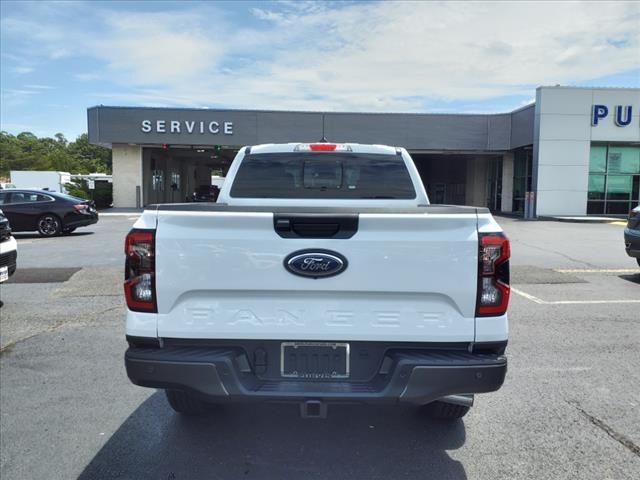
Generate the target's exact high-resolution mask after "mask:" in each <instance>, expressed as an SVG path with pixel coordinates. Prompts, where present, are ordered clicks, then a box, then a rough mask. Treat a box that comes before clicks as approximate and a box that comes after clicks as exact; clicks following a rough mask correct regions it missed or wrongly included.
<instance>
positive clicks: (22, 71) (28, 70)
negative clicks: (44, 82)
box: [11, 66, 34, 75]
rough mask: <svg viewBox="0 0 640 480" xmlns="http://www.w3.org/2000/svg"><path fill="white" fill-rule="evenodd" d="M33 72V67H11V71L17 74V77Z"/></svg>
mask: <svg viewBox="0 0 640 480" xmlns="http://www.w3.org/2000/svg"><path fill="white" fill-rule="evenodd" d="M33 70H34V69H33V67H25V66H18V67H13V68H12V69H11V71H12V72H13V73H17V74H18V75H26V74H27V73H31V72H33Z"/></svg>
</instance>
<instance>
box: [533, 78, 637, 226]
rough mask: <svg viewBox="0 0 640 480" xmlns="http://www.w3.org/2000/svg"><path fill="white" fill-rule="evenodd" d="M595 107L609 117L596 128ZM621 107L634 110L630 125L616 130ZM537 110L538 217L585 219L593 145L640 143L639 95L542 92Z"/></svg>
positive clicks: (583, 90)
mask: <svg viewBox="0 0 640 480" xmlns="http://www.w3.org/2000/svg"><path fill="white" fill-rule="evenodd" d="M596 104H602V105H606V106H607V107H608V108H609V114H608V116H607V117H606V118H604V119H601V120H600V121H599V123H598V125H597V126H593V125H592V124H591V123H592V106H593V105H596ZM616 105H623V106H624V105H632V108H633V118H632V121H631V124H630V125H628V126H625V127H619V126H617V125H616V124H615V122H614V117H615V107H616ZM535 108H536V112H535V115H536V118H535V121H536V124H537V126H538V127H539V135H538V137H537V138H535V139H534V141H535V142H536V143H535V145H534V152H535V153H534V154H535V155H537V163H538V169H537V192H538V197H537V214H538V215H542V216H544V215H585V214H586V212H587V186H588V178H589V151H590V147H591V142H592V141H593V142H596V141H598V142H638V141H640V116H639V114H640V89H626V88H615V89H607V88H576V87H540V88H538V89H537V91H536V107H535ZM534 161H535V159H534Z"/></svg>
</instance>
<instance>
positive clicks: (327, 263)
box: [284, 250, 348, 278]
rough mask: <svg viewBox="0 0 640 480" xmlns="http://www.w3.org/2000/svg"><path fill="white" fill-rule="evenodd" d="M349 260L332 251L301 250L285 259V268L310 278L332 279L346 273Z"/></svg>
mask: <svg viewBox="0 0 640 480" xmlns="http://www.w3.org/2000/svg"><path fill="white" fill-rule="evenodd" d="M347 264H348V263H347V259H346V258H344V257H343V256H342V255H340V254H339V253H337V252H332V251H331V250H299V251H297V252H293V253H292V254H291V255H289V256H288V257H287V258H285V259H284V268H286V269H287V270H289V271H290V272H291V273H293V274H294V275H300V276H301V277H309V278H323V277H332V276H334V275H338V274H339V273H342V272H344V270H345V269H346V268H347Z"/></svg>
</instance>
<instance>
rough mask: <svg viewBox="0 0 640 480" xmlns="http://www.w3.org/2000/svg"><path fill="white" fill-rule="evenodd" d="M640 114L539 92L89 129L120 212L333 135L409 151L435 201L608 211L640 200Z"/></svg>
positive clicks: (146, 116) (624, 93)
mask: <svg viewBox="0 0 640 480" xmlns="http://www.w3.org/2000/svg"><path fill="white" fill-rule="evenodd" d="M639 114H640V89H607V88H574V87H540V88H538V89H537V91H536V101H535V103H534V104H531V105H528V106H525V107H523V108H521V109H518V110H516V111H513V112H509V113H501V114H398V113H389V114H387V113H342V112H292V111H254V110H218V109H177V108H138V107H133V108H129V107H105V106H98V107H92V108H89V109H88V129H89V139H90V141H91V143H94V144H97V145H103V146H107V147H110V148H112V150H113V193H114V206H116V207H140V206H144V205H148V204H152V203H159V202H181V201H185V199H186V198H187V197H188V196H189V195H190V194H191V192H193V190H194V189H195V188H197V187H198V186H200V185H205V184H206V185H208V184H210V183H211V177H212V175H215V176H224V174H225V173H226V170H227V169H228V167H229V165H230V163H231V160H232V159H233V157H234V156H235V153H236V152H237V151H238V149H239V148H240V147H242V146H244V145H255V144H260V143H279V142H317V141H319V140H321V139H322V138H327V139H328V140H329V141H331V142H358V143H378V144H387V145H395V146H402V147H405V148H407V150H408V151H409V152H410V153H411V155H412V157H413V158H414V160H415V163H416V166H417V168H418V170H419V172H420V174H421V176H422V178H423V181H424V183H425V186H426V188H427V193H428V194H429V198H430V200H431V202H432V203H449V204H468V205H479V206H487V207H489V208H490V209H492V210H493V211H497V212H505V213H510V212H514V213H518V212H519V213H523V212H524V211H525V203H526V200H527V198H531V200H530V205H531V206H532V210H531V213H532V214H534V215H535V214H536V213H537V215H538V216H544V215H585V214H600V215H603V214H622V213H625V212H627V211H628V210H629V208H630V206H632V205H634V204H637V203H639V202H640V116H639ZM528 192H531V193H528Z"/></svg>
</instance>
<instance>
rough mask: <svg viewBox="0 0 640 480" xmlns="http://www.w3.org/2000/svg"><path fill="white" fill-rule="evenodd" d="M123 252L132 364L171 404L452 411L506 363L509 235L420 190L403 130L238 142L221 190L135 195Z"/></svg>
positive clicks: (317, 413)
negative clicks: (344, 138)
mask: <svg viewBox="0 0 640 480" xmlns="http://www.w3.org/2000/svg"><path fill="white" fill-rule="evenodd" d="M125 252H126V266H125V282H124V291H125V297H126V302H127V327H126V333H127V340H128V342H129V348H128V350H127V353H126V356H125V364H126V369H127V374H128V376H129V378H130V379H131V381H132V382H133V383H135V384H137V385H141V386H145V387H152V388H163V389H165V390H166V395H167V398H168V401H169V403H170V405H171V407H173V409H174V410H176V411H177V412H181V413H185V414H195V413H199V412H202V411H203V410H204V408H205V406H206V404H207V403H215V402H224V401H248V400H254V401H291V402H296V403H299V404H300V409H301V414H302V415H303V416H304V417H324V416H325V415H326V413H327V405H328V404H330V403H333V402H359V403H388V404H398V403H404V404H412V405H419V406H423V407H424V409H425V410H426V411H427V412H428V413H430V414H431V415H433V416H435V417H439V418H447V419H454V418H460V417H462V416H463V415H465V414H466V413H467V411H468V410H469V408H470V407H471V405H472V404H473V395H474V394H476V393H484V392H492V391H495V390H498V389H499V388H500V386H501V385H502V383H503V381H504V378H505V374H506V370H507V359H506V357H505V355H504V353H505V348H506V345H507V305H508V302H509V293H510V287H509V255H510V253H509V241H508V240H507V238H506V237H505V235H504V233H503V232H502V229H501V228H500V226H499V225H498V224H497V223H496V221H495V220H494V219H493V217H492V216H491V214H490V213H489V211H488V209H486V208H476V207H461V206H447V205H429V200H428V198H427V194H426V192H425V189H424V186H423V184H422V182H421V180H420V176H419V175H418V172H417V170H416V167H415V165H414V164H413V161H412V159H411V157H410V156H409V154H408V153H407V151H406V150H405V149H404V148H395V147H387V146H381V145H359V144H342V145H339V144H329V143H319V144H280V145H275V144H271V145H261V146H254V147H245V148H242V149H241V150H240V151H239V153H238V155H237V156H236V158H235V160H234V162H233V164H232V165H231V167H230V170H229V173H228V175H227V178H226V181H225V184H224V186H223V187H222V190H221V192H220V196H219V198H218V203H217V204H203V203H200V204H194V203H186V204H167V205H158V206H154V207H153V209H148V210H145V211H144V213H143V214H142V216H141V217H140V219H139V220H138V221H137V222H136V223H135V225H134V228H133V230H131V232H130V233H129V234H128V235H127V238H126V242H125Z"/></svg>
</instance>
